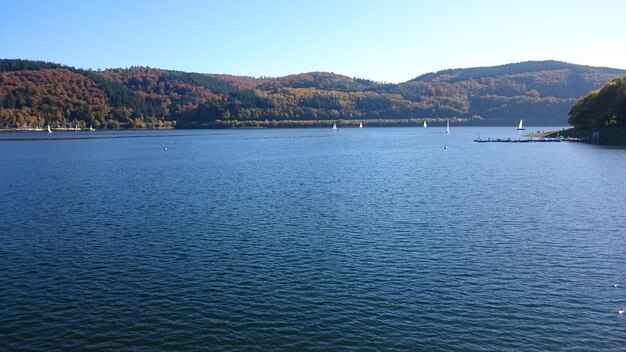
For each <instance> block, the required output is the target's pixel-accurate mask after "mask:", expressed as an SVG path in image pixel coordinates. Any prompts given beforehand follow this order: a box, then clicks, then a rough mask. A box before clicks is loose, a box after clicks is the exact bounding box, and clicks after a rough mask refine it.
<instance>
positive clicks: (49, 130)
mask: <svg viewBox="0 0 626 352" xmlns="http://www.w3.org/2000/svg"><path fill="white" fill-rule="evenodd" d="M48 133H52V130H51V129H50V124H48Z"/></svg>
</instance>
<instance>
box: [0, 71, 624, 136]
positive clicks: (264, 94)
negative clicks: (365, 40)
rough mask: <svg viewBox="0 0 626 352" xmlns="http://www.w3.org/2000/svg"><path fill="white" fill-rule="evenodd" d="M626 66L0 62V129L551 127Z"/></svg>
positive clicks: (621, 75) (559, 123)
mask: <svg viewBox="0 0 626 352" xmlns="http://www.w3.org/2000/svg"><path fill="white" fill-rule="evenodd" d="M624 75H626V71H625V70H619V69H612V68H602V67H590V66H581V65H573V64H569V63H564V62H558V61H531V62H522V63H515V64H507V65H501V66H494V67H481V68H468V69H450V70H444V71H439V72H435V73H429V74H425V75H422V76H419V77H416V78H415V79H412V80H409V81H407V82H402V83H385V82H375V81H371V80H368V79H363V78H354V77H347V76H343V75H339V74H335V73H328V72H310V73H302V74H294V75H290V76H285V77H260V78H253V77H242V76H233V75H227V74H201V73H192V72H181V71H172V70H163V69H157V68H149V67H131V68H118V69H105V70H85V69H80V68H74V67H70V66H66V65H62V64H57V63H50V62H42V61H29V60H17V59H4V60H0V127H1V128H9V129H14V128H18V127H22V126H37V125H39V126H41V127H43V126H46V125H51V126H53V127H56V126H60V127H65V126H67V127H70V126H78V127H79V128H88V127H90V126H93V128H96V129H102V128H107V129H116V128H236V127H317V126H328V125H329V124H331V122H332V123H337V124H338V125H340V126H341V125H345V126H351V125H356V124H358V123H361V122H362V123H363V124H364V125H369V126H413V125H415V124H421V123H423V121H427V122H428V123H429V125H430V124H432V125H436V124H443V123H444V121H446V120H448V119H450V120H451V121H453V122H454V123H456V124H464V125H503V126H504V125H509V126H511V125H515V124H516V123H517V121H518V120H519V119H520V118H524V121H525V123H526V124H527V125H529V126H531V125H535V126H557V125H560V126H562V125H565V124H567V122H568V113H569V111H570V110H571V108H572V106H574V105H575V104H576V102H577V101H578V99H580V98H581V97H583V96H584V95H585V94H588V93H589V92H590V91H593V90H597V89H599V88H601V87H602V86H603V85H604V84H606V83H607V82H609V81H611V80H614V79H616V78H619V77H623V76H624Z"/></svg>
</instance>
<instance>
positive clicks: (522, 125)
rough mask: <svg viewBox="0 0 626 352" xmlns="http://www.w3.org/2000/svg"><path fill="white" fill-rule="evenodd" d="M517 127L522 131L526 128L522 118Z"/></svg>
mask: <svg viewBox="0 0 626 352" xmlns="http://www.w3.org/2000/svg"><path fill="white" fill-rule="evenodd" d="M517 129H518V130H520V131H521V130H524V129H525V128H524V123H523V121H522V119H519V125H517Z"/></svg>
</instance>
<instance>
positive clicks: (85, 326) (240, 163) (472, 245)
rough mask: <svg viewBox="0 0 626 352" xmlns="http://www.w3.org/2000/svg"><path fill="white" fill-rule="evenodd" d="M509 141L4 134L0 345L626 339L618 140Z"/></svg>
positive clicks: (340, 345) (368, 346)
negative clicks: (608, 143) (612, 144)
mask: <svg viewBox="0 0 626 352" xmlns="http://www.w3.org/2000/svg"><path fill="white" fill-rule="evenodd" d="M509 135H511V136H513V137H515V136H516V135H517V131H515V129H514V128H454V127H453V130H452V133H451V134H450V135H448V136H446V135H445V134H444V131H443V128H440V127H439V128H437V127H429V128H428V129H422V128H387V129H384V128H371V129H370V128H364V129H355V128H354V129H348V128H344V129H341V128H340V130H339V131H338V132H336V133H333V132H332V131H330V129H324V130H322V129H286V130H279V129H275V130H227V131H222V130H210V131H160V132H129V131H122V132H95V133H91V134H89V133H88V132H82V133H76V132H74V133H72V132H68V133H53V134H52V135H50V136H47V135H45V134H42V133H31V134H29V133H4V134H0V139H1V140H0V200H1V206H2V211H1V212H0V346H3V347H2V349H3V350H39V351H51V350H136V351H154V350H168V351H192V350H211V351H214V350H215V351H218V350H227V351H232V350H258V351H280V350H290V351H306V350H358V351H368V350H372V351H373V350H381V351H385V350H399V351H406V350H446V351H451V350H494V351H496V350H498V351H502V350H553V351H557V350H568V351H592V350H602V351H621V350H624V349H625V348H626V315H623V316H622V315H619V314H618V310H619V309H621V308H626V251H625V250H626V217H625V216H624V214H626V150H624V149H611V148H602V147H596V146H590V145H584V144H576V143H565V142H562V143H524V144H499V143H484V144H481V143H474V142H472V139H474V138H477V137H479V136H481V137H483V138H487V137H492V138H493V137H496V138H500V137H507V136H509ZM77 136H79V137H80V138H74V137H77ZM70 137H71V138H70ZM444 145H447V146H448V149H444V148H443V146H444ZM164 148H167V150H165V149H164Z"/></svg>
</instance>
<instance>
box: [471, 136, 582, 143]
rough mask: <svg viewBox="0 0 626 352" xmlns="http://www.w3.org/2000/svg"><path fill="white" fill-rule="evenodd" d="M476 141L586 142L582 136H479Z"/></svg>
mask: <svg viewBox="0 0 626 352" xmlns="http://www.w3.org/2000/svg"><path fill="white" fill-rule="evenodd" d="M474 142H477V143H550V142H585V140H583V139H580V138H563V137H558V138H547V137H544V138H537V139H533V138H518V139H513V138H497V139H496V138H487V139H482V138H478V139H474Z"/></svg>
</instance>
